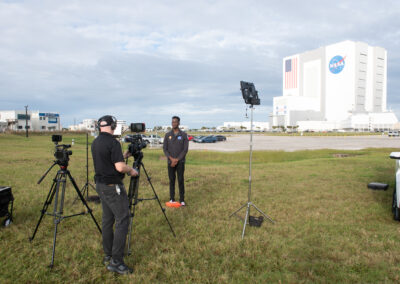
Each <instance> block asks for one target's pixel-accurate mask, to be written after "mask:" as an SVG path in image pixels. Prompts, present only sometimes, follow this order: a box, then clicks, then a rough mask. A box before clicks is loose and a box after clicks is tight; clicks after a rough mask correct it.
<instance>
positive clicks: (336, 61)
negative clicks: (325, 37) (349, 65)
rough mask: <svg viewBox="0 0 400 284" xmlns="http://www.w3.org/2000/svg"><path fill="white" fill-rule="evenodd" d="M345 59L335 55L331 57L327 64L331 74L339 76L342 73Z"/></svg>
mask: <svg viewBox="0 0 400 284" xmlns="http://www.w3.org/2000/svg"><path fill="white" fill-rule="evenodd" d="M345 59H346V56H345V57H342V56H340V55H336V56H335V57H333V58H332V59H331V61H330V62H329V70H330V71H331V72H332V73H333V74H339V73H340V72H342V70H343V68H344V65H345V61H344V60H345Z"/></svg>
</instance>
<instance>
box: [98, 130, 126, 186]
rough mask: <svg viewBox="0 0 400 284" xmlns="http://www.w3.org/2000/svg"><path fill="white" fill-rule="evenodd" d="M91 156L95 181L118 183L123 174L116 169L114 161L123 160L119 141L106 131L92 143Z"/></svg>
mask: <svg viewBox="0 0 400 284" xmlns="http://www.w3.org/2000/svg"><path fill="white" fill-rule="evenodd" d="M92 157H93V163H94V171H95V172H96V175H95V180H96V183H97V182H100V183H105V184H120V183H122V179H123V178H124V174H123V173H120V172H118V171H117V169H116V168H115V165H114V164H115V163H118V162H124V156H123V155H122V149H121V145H120V144H119V142H118V141H117V140H116V139H115V138H113V136H112V135H111V134H109V133H106V132H100V135H99V136H98V137H97V138H96V139H94V141H93V143H92Z"/></svg>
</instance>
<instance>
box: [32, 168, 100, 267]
mask: <svg viewBox="0 0 400 284" xmlns="http://www.w3.org/2000/svg"><path fill="white" fill-rule="evenodd" d="M57 164H58V165H60V169H59V170H58V171H57V174H56V176H55V178H54V179H53V184H52V186H51V188H50V191H49V194H48V195H47V198H46V201H45V202H44V205H43V209H42V210H41V215H40V218H39V221H38V223H37V225H36V228H35V231H34V232H33V235H32V237H30V238H29V241H30V242H32V241H33V239H34V238H35V235H36V232H37V230H38V228H39V225H40V223H41V222H42V219H43V216H44V214H46V215H50V216H53V217H54V237H53V251H52V256H51V263H50V265H49V267H50V268H52V267H53V266H54V255H55V252H56V240H57V228H58V224H59V223H60V222H61V221H62V220H63V219H66V218H70V217H74V216H79V215H84V214H87V213H89V214H90V216H92V219H93V221H94V223H95V224H96V226H97V229H98V230H99V232H100V234H101V229H100V226H99V224H98V223H97V221H96V219H95V218H94V216H93V214H92V209H90V208H89V206H88V204H87V203H86V201H85V199H84V198H83V195H82V193H81V192H80V191H79V188H78V186H77V185H76V182H75V180H74V178H73V177H72V176H71V173H70V171H69V170H68V169H67V168H68V163H62V162H60V161H54V163H53V165H52V166H51V167H50V168H49V169H48V170H47V171H46V172H45V173H44V175H43V176H42V177H41V178H40V179H39V181H38V184H40V183H41V182H42V180H43V179H44V178H45V177H46V175H47V174H48V173H49V172H50V170H51V169H52V168H53V167H54V166H55V165H57ZM67 178H68V179H69V180H70V181H71V183H72V185H73V186H74V188H75V191H76V193H77V194H78V197H79V199H80V200H81V201H82V203H83V205H85V207H86V209H87V212H82V213H77V214H72V215H68V216H63V213H64V212H63V210H64V198H65V187H66V183H67ZM60 186H61V192H60ZM60 194H61V198H60V200H59V195H60ZM54 197H55V200H54V209H53V212H52V213H48V212H47V208H48V207H49V205H50V204H51V203H52V201H53V199H54Z"/></svg>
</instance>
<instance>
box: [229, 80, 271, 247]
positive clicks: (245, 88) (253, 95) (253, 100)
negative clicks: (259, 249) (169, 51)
mask: <svg viewBox="0 0 400 284" xmlns="http://www.w3.org/2000/svg"><path fill="white" fill-rule="evenodd" d="M240 85H241V90H242V94H243V99H244V100H245V103H246V104H249V105H250V109H251V124H250V158H249V190H248V193H247V203H245V204H244V205H243V206H241V207H240V208H239V209H238V210H236V211H235V212H233V213H232V214H231V215H230V216H229V217H232V216H233V215H235V216H237V215H236V213H238V212H239V211H240V210H242V209H243V208H246V216H245V217H244V220H243V221H244V225H243V231H242V239H243V238H244V233H245V231H246V225H247V223H248V220H249V218H250V207H251V206H252V207H254V209H256V210H257V211H258V212H260V213H261V214H262V215H263V216H264V217H265V218H267V219H268V220H269V221H270V222H271V223H275V221H274V220H272V219H271V218H270V217H269V216H268V215H267V214H265V213H264V212H263V211H261V210H260V209H258V207H257V206H256V205H255V204H254V203H253V202H251V166H252V157H253V110H254V105H259V104H260V99H259V98H258V92H257V91H256V89H255V87H254V84H253V83H247V82H243V81H241V82H240ZM237 217H238V218H239V219H241V220H242V218H240V217H239V216H237Z"/></svg>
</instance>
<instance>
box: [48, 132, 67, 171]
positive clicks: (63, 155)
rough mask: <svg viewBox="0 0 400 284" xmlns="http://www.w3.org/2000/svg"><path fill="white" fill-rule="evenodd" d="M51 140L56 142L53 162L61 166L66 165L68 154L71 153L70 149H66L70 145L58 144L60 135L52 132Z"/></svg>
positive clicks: (60, 139)
mask: <svg viewBox="0 0 400 284" xmlns="http://www.w3.org/2000/svg"><path fill="white" fill-rule="evenodd" d="M51 140H52V141H53V142H54V144H56V149H55V151H54V158H56V161H55V162H56V163H57V164H59V165H61V166H68V161H69V156H70V155H72V151H71V150H67V149H68V148H71V145H66V144H60V145H58V142H61V141H62V135H56V134H54V135H52V136H51Z"/></svg>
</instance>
